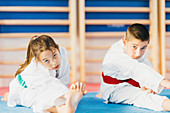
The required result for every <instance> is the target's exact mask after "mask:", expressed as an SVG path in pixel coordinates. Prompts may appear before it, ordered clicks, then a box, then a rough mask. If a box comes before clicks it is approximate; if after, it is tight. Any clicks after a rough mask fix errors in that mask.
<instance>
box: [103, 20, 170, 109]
mask: <svg viewBox="0 0 170 113" xmlns="http://www.w3.org/2000/svg"><path fill="white" fill-rule="evenodd" d="M149 41H150V39H149V32H148V30H147V28H146V27H145V26H144V25H142V24H138V23H136V24H133V25H131V26H130V27H129V28H128V29H127V32H126V36H125V37H124V38H122V39H121V40H120V41H118V42H117V43H115V44H113V45H112V46H111V48H110V49H109V50H108V52H107V53H106V55H105V57H104V60H103V63H102V72H103V73H102V83H101V89H100V93H101V96H102V97H103V98H104V99H105V100H106V102H112V103H121V104H131V105H134V106H137V107H142V108H148V109H152V110H156V111H163V110H166V111H170V100H169V99H168V98H167V97H165V96H159V95H157V94H156V93H160V92H161V91H162V89H163V88H164V87H167V88H170V81H168V80H166V79H165V78H164V77H163V76H162V75H160V74H159V73H157V72H156V71H154V70H153V69H152V68H151V63H150V62H149V60H148V58H147V57H146V55H145V51H146V48H147V46H148V44H149Z"/></svg>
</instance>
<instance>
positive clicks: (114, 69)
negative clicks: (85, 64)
mask: <svg viewBox="0 0 170 113" xmlns="http://www.w3.org/2000/svg"><path fill="white" fill-rule="evenodd" d="M151 67H152V66H151V63H150V62H149V60H148V58H147V57H146V56H145V55H143V56H142V57H141V58H139V59H138V60H135V59H132V58H131V57H130V56H128V55H127V54H126V52H125V46H124V45H123V41H122V40H120V41H118V42H117V43H115V44H113V45H112V46H111V48H110V49H109V50H108V52H107V53H106V55H105V57H104V60H103V63H102V72H103V74H104V76H110V77H112V78H116V79H118V80H126V79H130V78H131V79H133V80H135V81H137V82H138V83H139V85H140V87H143V86H145V87H147V88H150V89H152V90H153V91H155V92H156V93H160V91H161V90H162V89H163V87H160V86H159V84H160V81H161V80H162V79H164V77H163V76H162V75H160V74H159V73H157V72H156V71H154V70H153V69H152V68H151ZM127 84H128V83H127V82H124V83H119V84H108V83H105V82H104V81H103V79H102V83H101V88H100V93H101V95H102V97H103V98H104V99H105V100H107V99H108V98H109V95H110V94H111V93H112V92H113V91H114V90H115V89H116V88H118V87H120V88H121V87H122V86H125V85H127Z"/></svg>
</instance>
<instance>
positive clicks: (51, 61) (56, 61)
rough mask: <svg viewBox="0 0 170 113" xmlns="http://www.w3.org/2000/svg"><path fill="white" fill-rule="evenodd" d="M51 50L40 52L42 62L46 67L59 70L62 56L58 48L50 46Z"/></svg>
mask: <svg viewBox="0 0 170 113" xmlns="http://www.w3.org/2000/svg"><path fill="white" fill-rule="evenodd" d="M50 49H51V51H50V50H45V51H43V52H42V53H40V56H39V57H40V62H41V63H42V65H43V66H44V67H46V68H47V69H51V70H58V69H59V68H60V65H61V56H60V53H59V51H58V49H56V48H54V47H50Z"/></svg>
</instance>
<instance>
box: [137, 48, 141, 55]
mask: <svg viewBox="0 0 170 113" xmlns="http://www.w3.org/2000/svg"><path fill="white" fill-rule="evenodd" d="M140 55H141V50H140V49H137V50H136V57H140Z"/></svg>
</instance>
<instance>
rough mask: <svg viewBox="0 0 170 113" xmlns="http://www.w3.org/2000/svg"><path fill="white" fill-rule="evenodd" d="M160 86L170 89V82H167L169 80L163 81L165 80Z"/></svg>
mask: <svg viewBox="0 0 170 113" xmlns="http://www.w3.org/2000/svg"><path fill="white" fill-rule="evenodd" d="M160 86H163V87H166V88H168V89H170V81H169V80H167V79H163V80H162V81H161V82H160Z"/></svg>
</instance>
